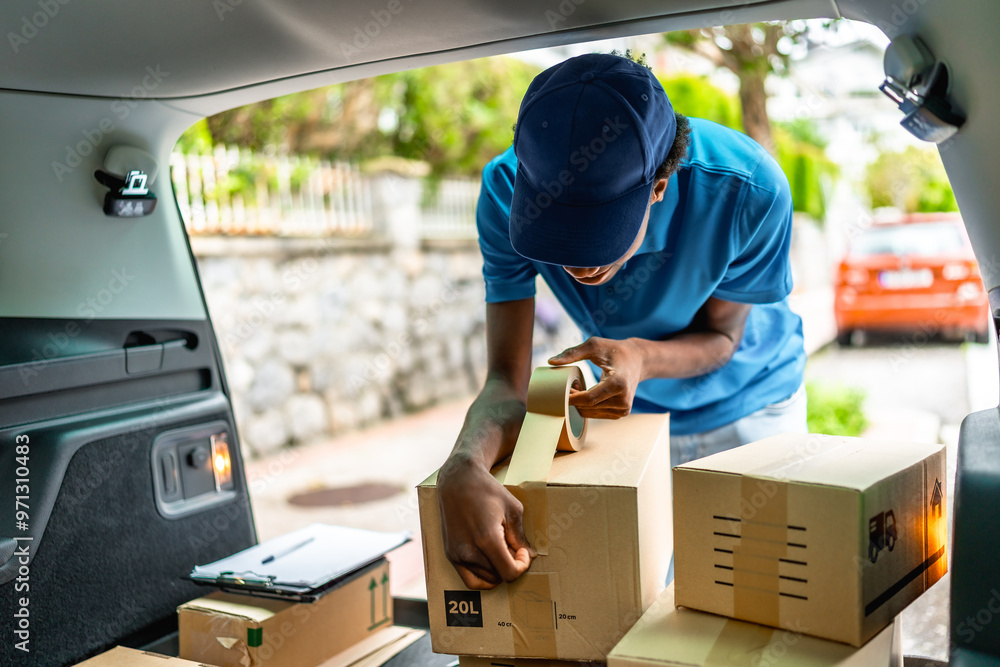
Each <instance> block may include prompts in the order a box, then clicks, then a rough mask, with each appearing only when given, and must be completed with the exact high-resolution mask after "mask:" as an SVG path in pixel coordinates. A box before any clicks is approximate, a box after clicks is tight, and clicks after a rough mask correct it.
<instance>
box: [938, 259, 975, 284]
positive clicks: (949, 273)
mask: <svg viewBox="0 0 1000 667" xmlns="http://www.w3.org/2000/svg"><path fill="white" fill-rule="evenodd" d="M941 277H942V278H944V279H945V280H965V279H966V278H968V277H969V266H968V265H967V264H963V263H961V262H950V263H948V264H945V265H944V266H943V267H942V268H941Z"/></svg>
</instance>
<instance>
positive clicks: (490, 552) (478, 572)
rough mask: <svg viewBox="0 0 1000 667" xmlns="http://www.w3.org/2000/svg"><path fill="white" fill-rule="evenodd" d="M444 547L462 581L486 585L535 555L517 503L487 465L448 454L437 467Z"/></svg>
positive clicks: (510, 576) (509, 576)
mask: <svg viewBox="0 0 1000 667" xmlns="http://www.w3.org/2000/svg"><path fill="white" fill-rule="evenodd" d="M437 488H438V504H439V505H440V508H441V519H442V523H441V531H442V533H443V534H444V544H445V553H446V555H447V556H448V559H449V560H450V561H451V562H452V564H453V565H454V566H455V570H456V571H457V572H458V574H459V576H460V577H462V581H463V582H465V585H466V586H468V587H469V588H472V589H480V590H485V589H490V588H493V587H495V586H497V585H498V584H499V583H500V582H501V581H508V582H509V581H514V580H515V579H517V578H518V577H519V576H521V575H522V574H524V573H525V572H526V571H527V570H528V567H529V566H530V565H531V559H532V557H533V556H534V555H535V551H534V549H532V548H531V545H529V544H528V540H527V539H526V538H525V537H524V530H523V529H522V527H521V517H522V514H523V508H522V506H521V503H520V502H519V501H518V500H517V499H516V498H515V497H514V496H512V495H511V493H510V492H509V491H508V490H507V489H505V488H504V486H503V485H502V484H500V482H498V481H497V480H496V479H495V478H494V477H493V475H491V474H490V472H489V471H488V470H485V469H484V468H483V467H482V466H480V465H477V464H476V463H473V462H469V461H465V462H463V461H461V460H459V459H457V458H452V459H449V461H448V462H447V463H446V464H445V466H444V467H442V468H441V472H440V473H438V482H437Z"/></svg>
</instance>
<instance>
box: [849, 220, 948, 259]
mask: <svg viewBox="0 0 1000 667" xmlns="http://www.w3.org/2000/svg"><path fill="white" fill-rule="evenodd" d="M964 247H965V241H964V239H963V238H962V232H961V231H960V230H959V228H958V226H957V225H956V224H955V223H952V222H926V223H920V224H910V225H894V226H892V227H876V228H873V229H869V230H867V231H866V232H865V233H864V234H862V235H861V236H859V237H858V238H857V239H856V240H855V241H854V245H853V246H852V248H851V254H852V255H856V256H862V257H864V256H868V255H923V256H930V255H942V254H946V253H951V252H955V251H956V250H962V249H963V248H964Z"/></svg>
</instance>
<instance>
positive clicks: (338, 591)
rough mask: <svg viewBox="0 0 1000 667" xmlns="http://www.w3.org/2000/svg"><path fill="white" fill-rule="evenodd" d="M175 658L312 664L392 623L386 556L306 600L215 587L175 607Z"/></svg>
mask: <svg viewBox="0 0 1000 667" xmlns="http://www.w3.org/2000/svg"><path fill="white" fill-rule="evenodd" d="M177 613H178V625H179V631H180V633H179V634H180V637H179V639H180V657H182V658H185V659H187V660H195V661H198V662H203V663H207V664H210V665H218V666H219V667H247V666H248V665H251V666H252V667H271V666H274V667H316V666H317V665H319V664H320V663H322V662H323V661H325V660H327V659H329V658H331V657H333V656H335V655H337V654H338V653H340V652H342V651H345V650H347V649H349V648H351V647H352V646H354V645H356V644H357V643H358V642H360V641H362V640H364V639H366V638H368V637H370V636H372V635H374V634H375V633H377V632H379V631H380V630H382V629H384V628H388V627H390V626H392V597H391V596H390V594H389V562H388V561H387V560H385V559H381V560H379V561H378V562H377V563H375V564H374V565H372V566H370V567H367V568H365V569H363V570H361V571H360V572H359V573H358V574H356V575H355V576H354V577H352V578H351V579H349V580H347V581H346V582H345V583H344V584H342V585H341V586H339V587H337V588H335V589H333V590H331V591H329V592H327V593H325V594H324V595H323V596H322V597H321V598H320V599H319V600H317V601H316V602H312V603H304V602H288V601H284V600H274V599H268V598H260V597H252V596H249V595H239V594H234V593H222V592H215V593H211V594H210V595H206V596H205V597H202V598H198V599H197V600H192V601H191V602H187V603H185V604H183V605H181V606H180V607H178V609H177Z"/></svg>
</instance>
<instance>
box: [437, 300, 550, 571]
mask: <svg viewBox="0 0 1000 667" xmlns="http://www.w3.org/2000/svg"><path fill="white" fill-rule="evenodd" d="M534 321H535V300H534V299H533V298H531V299H521V300H518V301H508V302H505V303H491V304H487V306H486V351H487V352H486V353H487V375H486V382H485V384H484V385H483V389H482V391H480V392H479V396H477V397H476V400H475V401H474V402H473V403H472V406H471V407H470V408H469V412H468V413H467V414H466V416H465V424H464V425H463V426H462V430H461V432H460V433H459V436H458V441H457V442H456V443H455V447H454V449H452V452H451V454H450V455H449V457H448V460H447V461H446V462H445V464H444V465H443V466H441V471H440V473H438V481H437V487H438V502H439V509H440V511H441V527H442V532H443V533H444V545H445V553H446V554H447V556H448V558H449V559H450V560H451V562H452V564H453V565H454V566H455V569H456V570H457V571H458V574H459V575H460V576H461V577H462V581H464V582H465V585H466V586H468V587H469V588H478V589H487V588H493V587H494V586H496V585H497V584H499V583H500V582H501V581H513V580H514V579H516V578H517V577H519V576H520V575H521V574H523V573H524V572H525V571H526V570H527V569H528V566H529V565H530V564H531V556H532V554H533V551H532V549H531V546H530V545H529V544H528V541H527V540H526V539H525V537H524V531H523V529H522V528H521V516H522V512H523V508H522V506H521V503H520V502H518V500H517V499H516V498H514V496H512V495H511V494H510V492H509V491H507V489H505V488H504V486H503V485H502V484H500V483H499V482H497V481H496V479H495V478H494V477H493V476H492V475H491V474H490V468H492V467H493V465H494V464H495V463H496V462H497V461H499V460H501V459H503V458H504V457H506V456H508V455H509V454H510V453H511V452H512V451H513V449H514V444H515V443H516V442H517V435H518V433H519V432H520V430H521V422H522V421H523V419H524V413H525V401H526V399H527V395H528V381H529V379H530V377H531V338H532V329H533V327H534Z"/></svg>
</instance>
